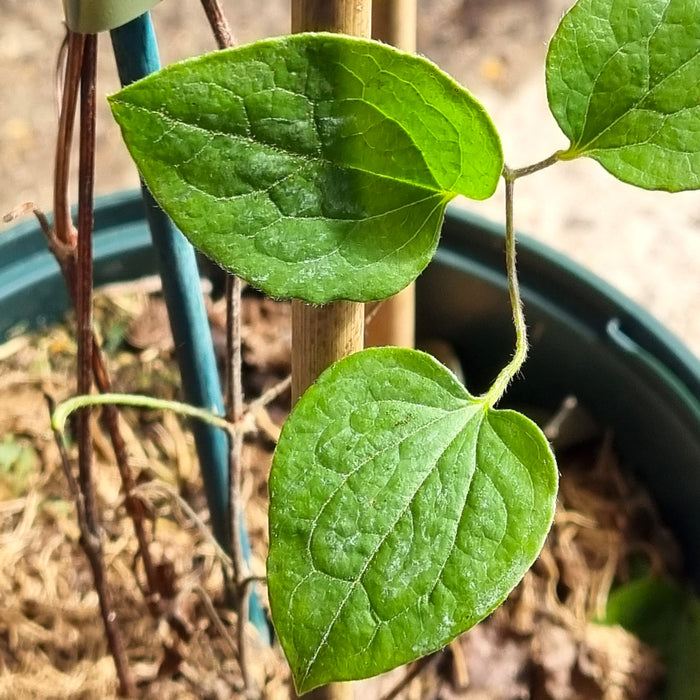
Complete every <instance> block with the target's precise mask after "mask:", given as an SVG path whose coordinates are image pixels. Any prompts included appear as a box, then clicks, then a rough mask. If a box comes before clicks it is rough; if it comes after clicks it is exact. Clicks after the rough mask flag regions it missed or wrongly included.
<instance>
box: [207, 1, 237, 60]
mask: <svg viewBox="0 0 700 700" xmlns="http://www.w3.org/2000/svg"><path fill="white" fill-rule="evenodd" d="M202 7H203V8H204V12H205V13H206V15H207V19H208V20H209V25H210V26H211V29H212V31H213V32H214V38H215V39H216V45H217V46H218V47H219V48H220V49H226V48H228V47H229V46H233V43H234V42H233V34H232V32H231V26H230V25H229V23H228V21H227V19H226V17H225V16H224V10H223V8H222V7H221V3H220V2H219V0H202Z"/></svg>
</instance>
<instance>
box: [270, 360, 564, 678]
mask: <svg viewBox="0 0 700 700" xmlns="http://www.w3.org/2000/svg"><path fill="white" fill-rule="evenodd" d="M556 490H557V469H556V465H555V462H554V457H553V455H552V453H551V450H550V448H549V446H548V444H547V441H546V439H545V438H544V436H543V435H542V433H541V432H540V430H539V429H538V428H537V427H536V426H535V425H534V424H533V423H532V422H531V421H530V420H528V419H527V418H525V417H524V416H522V415H520V414H519V413H515V412H513V411H507V410H503V411H501V410H493V409H491V408H488V407H487V405H486V404H485V403H484V401H482V400H480V399H475V398H474V397H472V396H470V395H469V394H468V393H467V391H466V390H465V389H464V387H463V386H462V385H461V384H460V383H459V381H458V380H457V379H456V378H455V377H454V375H452V374H451V373H450V372H449V371H448V370H447V369H446V368H444V367H443V366H442V365H440V364H439V363H438V362H437V361H435V360H434V359H433V358H432V357H430V356H429V355H426V354H424V353H421V352H417V351H415V350H405V349H398V348H372V349H369V350H364V351H362V352H359V353H356V354H354V355H351V356H349V357H347V358H345V359H344V360H341V361H340V362H337V363H336V364H334V365H333V366H331V367H330V368H329V369H328V370H326V371H325V372H324V373H323V374H322V375H321V377H320V378H319V380H318V382H317V383H316V384H315V385H313V386H312V387H311V388H310V389H309V390H308V391H307V392H306V393H305V394H304V396H303V397H302V398H301V399H300V400H299V402H298V404H297V405H296V407H295V408H294V410H293V411H292V414H291V416H290V418H289V419H288V421H287V423H286V424H285V426H284V428H283V430H282V435H281V437H280V441H279V444H278V446H277V451H276V453H275V457H274V461H273V466H272V472H271V475H270V554H269V558H268V582H269V591H270V604H271V608H272V617H273V622H274V625H275V629H276V631H277V634H278V635H279V638H280V641H281V643H282V646H283V648H284V651H285V653H286V655H287V659H288V661H289V663H290V666H291V668H292V671H293V674H294V678H295V682H296V685H297V689H298V690H299V691H300V692H305V691H307V690H310V689H311V688H313V687H315V686H317V685H320V684H323V683H327V682H330V681H337V680H351V679H357V678H364V677H368V676H372V675H374V674H377V673H380V672H382V671H386V670H388V669H390V668H393V667H395V666H397V665H399V664H402V663H406V662H409V661H411V660H413V659H416V658H418V657H420V656H422V655H424V654H428V653H430V652H432V651H434V650H436V649H439V648H441V647H442V646H444V645H445V644H447V643H448V642H449V641H450V640H451V639H453V638H454V637H455V636H457V635H458V634H460V633H461V632H464V631H465V630H466V629H468V628H469V627H471V626H472V625H474V624H475V623H476V622H478V621H479V620H481V619H482V618H484V617H485V616H486V615H488V614H489V613H490V612H491V611H492V610H493V609H494V608H495V607H496V606H497V605H499V604H500V603H501V602H502V601H503V600H504V598H505V597H506V596H507V594H508V593H509V591H510V590H511V589H512V588H513V587H514V586H515V585H516V584H517V583H518V581H519V580H520V579H521V578H522V576H523V575H524V574H525V572H526V571H527V569H528V568H529V567H530V566H531V564H532V563H533V561H534V559H535V557H536V556H537V554H538V553H539V551H540V549H541V547H542V544H543V542H544V539H545V536H546V534H547V532H548V531H549V527H550V525H551V522H552V518H553V514H554V506H555V497H556Z"/></svg>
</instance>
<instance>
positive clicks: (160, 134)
mask: <svg viewBox="0 0 700 700" xmlns="http://www.w3.org/2000/svg"><path fill="white" fill-rule="evenodd" d="M110 102H111V106H112V111H113V113H114V115H115V117H116V119H117V121H118V122H119V124H120V126H121V128H122V133H123V135H124V139H125V141H126V143H127V146H128V147H129V150H130V152H131V154H132V156H133V158H134V160H135V161H136V163H137V165H138V167H139V169H140V171H141V173H142V175H143V177H144V179H145V181H146V183H147V184H148V187H149V188H150V189H151V191H152V192H153V194H154V195H155V197H156V199H157V200H158V202H159V203H160V204H161V206H162V207H163V208H164V209H165V210H166V211H167V212H168V213H169V214H170V216H171V217H172V218H173V220H174V221H175V222H176V223H177V224H178V226H179V227H180V228H181V229H182V231H183V232H184V233H185V235H186V236H187V237H188V238H189V239H190V240H191V242H192V243H193V245H194V246H195V247H197V248H199V249H200V250H201V251H203V252H204V253H205V254H207V255H208V256H210V257H211V258H213V259H214V260H216V261H217V262H218V263H219V264H221V265H222V266H223V267H225V268H228V269H229V270H232V271H233V272H235V273H236V274H238V275H240V276H241V277H242V278H244V279H245V280H247V281H248V282H250V283H251V284H253V285H255V286H257V287H260V288H261V289H263V290H264V291H266V292H267V293H268V294H270V295H272V296H275V297H297V298H301V299H305V300H307V301H310V302H314V303H324V302H328V301H332V300H334V299H340V298H344V299H350V300H355V301H369V300H372V299H379V298H383V297H386V296H389V295H391V294H393V293H394V292H397V291H399V290H400V289H402V288H403V287H405V286H406V285H407V284H409V283H410V282H411V281H412V280H413V279H415V278H416V277H417V276H418V274H419V273H420V272H421V271H422V270H423V268H424V267H425V266H426V265H427V264H428V262H429V261H430V259H431V258H432V256H433V254H434V252H435V249H436V246H437V242H438V237H439V231H440V226H441V224H442V217H443V212H444V209H445V205H446V204H447V202H448V200H450V199H451V198H452V197H454V196H455V195H456V194H463V195H466V196H467V197H472V198H476V199H482V198H485V197H488V196H490V195H491V194H492V193H493V191H494V189H495V187H496V184H497V182H498V178H499V176H500V173H501V170H502V167H503V159H502V154H501V147H500V142H499V139H498V135H497V133H496V131H495V129H494V127H493V124H492V123H491V121H490V119H489V117H488V116H487V114H486V112H485V111H484V109H483V108H482V107H481V105H480V104H479V103H478V102H476V100H475V99H474V98H473V97H472V96H471V95H470V94H469V93H468V92H467V91H466V90H464V89H463V88H461V87H460V86H459V85H457V83H455V82H454V81H453V80H452V79H451V78H450V77H448V76H447V75H445V74H444V73H442V72H441V71H440V70H439V69H438V68H437V67H436V66H434V65H433V64H432V63H430V62H429V61H427V60H425V59H423V58H419V57H416V56H412V55H409V54H405V53H402V52H400V51H397V50H396V49H393V48H391V47H389V46H386V45H384V44H380V43H377V42H371V41H365V40H362V39H354V38H351V37H343V36H338V35H335V34H297V35H292V36H288V37H281V38H277V39H269V40H265V41H260V42H257V43H255V44H251V45H248V46H244V47H241V48H237V49H231V50H227V51H219V52H216V53H213V54H210V55H207V56H203V57H201V58H197V59H194V60H189V61H185V62H183V63H179V64H175V65H172V66H170V67H168V68H165V69H164V70H162V71H160V72H158V73H155V74H153V75H151V76H149V77H147V78H145V79H144V80H142V81H139V82H137V83H134V84H132V85H130V86H128V87H126V88H124V89H123V90H122V91H121V92H119V93H117V94H116V95H114V96H112V97H111V98H110Z"/></svg>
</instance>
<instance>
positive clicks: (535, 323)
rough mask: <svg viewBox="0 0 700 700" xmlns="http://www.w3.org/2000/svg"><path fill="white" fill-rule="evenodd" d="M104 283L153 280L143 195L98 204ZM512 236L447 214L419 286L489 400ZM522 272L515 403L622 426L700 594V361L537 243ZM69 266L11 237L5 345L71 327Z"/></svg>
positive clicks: (26, 232)
mask: <svg viewBox="0 0 700 700" xmlns="http://www.w3.org/2000/svg"><path fill="white" fill-rule="evenodd" d="M95 230H96V235H95V242H94V250H95V284H96V286H100V285H103V284H107V283H111V282H116V281H126V280H131V279H138V278H139V277H143V276H144V275H149V274H154V272H155V269H156V262H155V255H154V253H153V251H152V249H151V242H150V235H149V232H148V228H147V225H146V220H145V215H144V209H143V203H142V200H141V195H140V192H138V191H127V192H120V193H117V194H112V195H109V196H106V197H101V198H99V199H98V200H97V202H96V207H95ZM503 255H504V254H503V233H502V230H501V228H500V227H499V226H498V225H496V224H493V223H492V222H489V221H487V220H485V219H482V218H481V217H478V216H475V215H473V214H471V213H468V212H466V211H464V210H462V209H458V208H454V207H453V208H449V209H448V213H447V216H446V219H445V224H444V226H443V232H442V239H441V244H440V248H439V251H438V254H437V256H436V258H435V260H434V262H433V263H431V265H430V266H429V267H428V268H427V270H426V271H425V272H424V273H423V275H421V277H420V278H419V279H418V281H417V310H416V314H417V318H416V322H417V331H418V334H419V336H422V337H426V338H427V337H430V338H435V337H439V338H442V339H444V340H447V341H449V343H450V344H451V345H452V346H453V347H454V348H455V350H456V352H457V354H458V356H459V358H460V361H461V364H462V366H463V369H464V373H465V377H466V384H467V387H468V388H469V389H470V390H471V391H472V392H473V393H479V392H480V391H483V390H484V389H485V388H486V387H487V386H488V383H489V382H490V381H491V380H492V379H493V377H494V376H495V373H496V372H497V371H498V369H499V368H500V366H501V365H502V364H503V363H504V361H505V360H506V359H507V358H508V357H509V356H510V353H511V352H512V346H513V331H512V322H511V320H510V308H509V305H508V296H507V291H506V283H505V275H504V272H503V265H504V257H503ZM518 262H519V270H520V280H521V287H522V292H523V299H524V304H525V313H526V316H527V320H528V325H529V328H530V337H531V346H532V347H531V353H530V358H529V359H528V362H527V363H526V365H525V367H524V369H523V372H522V376H521V377H519V378H518V379H516V381H515V382H514V383H513V385H512V387H511V389H510V391H509V393H508V401H509V402H510V403H512V404H515V405H518V406H528V405H530V406H538V407H545V408H549V409H552V410H555V409H556V407H557V406H558V405H559V404H560V403H561V402H562V401H563V399H564V398H565V397H566V396H569V395H575V396H576V397H577V398H578V400H579V401H580V402H581V403H582V404H583V405H584V406H586V407H587V408H588V410H589V411H590V412H591V413H592V414H593V415H595V416H596V418H597V419H598V420H599V421H600V422H601V423H602V424H603V425H606V426H608V427H610V428H611V430H612V431H613V435H614V440H615V445H616V448H617V449H618V452H619V454H620V455H621V458H622V460H623V462H624V463H625V464H628V465H630V466H631V467H632V468H633V469H634V471H635V473H636V474H637V475H638V476H639V477H640V478H641V480H642V481H643V482H644V483H645V484H646V486H647V488H648V489H649V491H650V493H651V494H652V495H653V497H654V498H655V500H656V502H657V504H658V506H659V508H660V510H661V512H662V514H663V516H664V518H665V520H666V521H667V522H668V524H669V525H670V526H671V527H672V528H673V529H674V531H675V533H676V535H677V536H678V538H679V539H680V540H681V543H682V545H683V547H684V550H685V554H686V560H687V568H688V573H689V574H690V575H691V576H692V578H693V579H694V580H695V582H696V583H697V584H700V519H699V518H697V516H696V513H697V507H698V504H699V503H700V361H699V360H698V359H697V358H696V357H695V356H694V355H693V354H692V353H691V352H690V351H689V350H688V349H687V348H686V347H685V346H684V345H683V343H682V342H681V341H680V340H678V339H677V338H676V337H675V336H673V334H671V333H670V332H669V331H668V330H667V329H666V328H665V327H664V326H663V325H662V324H660V323H659V322H658V321H657V320H656V319H654V318H653V317H652V316H651V315H650V314H648V313H647V312H646V311H644V310H643V309H641V308H640V307H639V306H638V305H637V304H635V303H634V302H632V301H631V300H630V299H628V298H627V297H625V296H624V295H623V294H621V293H620V292H618V291H617V290H615V289H614V288H612V287H611V286H610V285H609V284H607V283H606V282H604V281H603V280H601V279H600V278H598V277H596V276H595V275H593V274H592V273H590V272H589V271H587V270H585V269H584V268H582V267H581V266H579V265H577V264H576V263H574V262H572V261H571V260H570V259H568V258H567V257H566V256H563V255H561V254H559V253H557V252H555V251H553V250H552V249H550V248H548V247H547V246H545V245H543V244H541V243H539V242H537V241H534V240H533V239H531V238H529V237H527V236H522V235H521V236H520V237H519V248H518ZM67 308H68V298H67V295H66V293H65V290H64V288H63V283H62V280H61V278H60V273H59V271H58V267H57V265H56V263H55V261H54V260H53V258H52V256H51V254H50V253H49V251H48V249H47V247H46V242H45V240H44V238H43V236H42V234H41V232H40V230H39V228H38V226H37V225H36V223H35V222H34V221H26V222H23V223H21V224H18V225H16V226H14V227H12V228H10V229H8V230H6V231H4V232H3V233H2V234H0V342H1V341H3V340H5V339H7V338H9V337H10V336H11V335H14V334H16V333H18V332H21V331H23V330H27V329H32V328H38V327H42V326H45V325H47V324H49V323H52V322H54V321H56V320H58V319H60V318H61V316H62V315H63V314H64V313H65V311H66V309H67Z"/></svg>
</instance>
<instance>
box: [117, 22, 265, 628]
mask: <svg viewBox="0 0 700 700" xmlns="http://www.w3.org/2000/svg"><path fill="white" fill-rule="evenodd" d="M111 36H112V47H113V49H114V56H115V58H116V61H117V69H118V71H119V79H120V80H121V83H122V85H128V84H129V83H133V82H134V81H136V80H139V79H140V78H143V77H145V76H146V75H148V74H149V73H153V72H154V71H157V70H159V69H160V58H159V55H158V44H157V42H156V37H155V32H154V30H153V24H152V22H151V16H150V13H148V12H146V13H145V14H143V15H141V16H139V17H137V18H136V19H134V20H132V21H131V22H128V23H127V24H124V25H122V26H121V27H118V28H116V29H113V30H112V31H111ZM141 190H142V193H143V200H144V204H145V206H146V218H147V220H148V224H149V226H150V229H151V237H152V239H153V245H154V247H155V250H156V255H157V259H158V266H159V268H160V276H161V279H162V284H163V294H164V297H165V303H166V306H167V308H168V315H169V317H170V325H171V328H172V332H173V338H174V340H175V348H176V352H177V359H178V362H179V365H180V373H181V376H182V386H183V393H184V396H185V400H186V401H187V402H188V403H191V404H193V405H195V406H202V407H205V408H208V409H209V410H212V411H214V412H216V413H219V414H221V415H223V413H224V406H223V399H222V392H221V383H220V381H219V375H218V372H217V366H216V358H215V356H214V346H213V343H212V340H211V332H210V330H209V324H208V322H207V315H206V310H205V308H204V301H203V299H202V294H201V291H200V290H201V287H200V279H199V271H198V268H197V261H196V258H195V253H194V249H193V248H192V246H191V245H190V244H189V242H188V241H187V240H186V239H185V237H184V236H183V235H182V233H181V232H180V231H179V230H178V229H177V228H176V227H175V224H173V222H172V221H171V219H170V218H169V217H168V215H167V214H166V213H165V212H164V211H163V210H162V209H161V208H160V207H159V206H158V204H156V202H155V200H154V199H153V196H152V195H151V193H150V192H149V191H148V189H147V188H146V186H145V185H144V184H143V182H142V183H141ZM192 432H193V434H194V439H195V445H196V448H197V454H198V456H199V463H200V466H201V472H202V480H203V481H204V490H205V493H206V498H207V503H208V504H209V512H210V514H211V522H212V527H213V530H214V536H215V537H216V539H217V540H218V541H219V542H220V543H221V544H222V546H224V548H225V549H227V550H230V548H229V546H228V545H229V533H228V506H229V478H228V438H227V437H226V435H225V434H224V433H223V432H222V431H221V430H218V429H216V428H214V427H212V426H209V425H206V424H203V423H201V422H199V421H193V425H192ZM243 550H244V552H243V554H244V557H245V559H246V561H249V559H250V544H249V542H248V539H247V536H246V533H245V530H244V531H243ZM250 619H251V622H253V624H254V625H255V626H256V627H257V629H258V631H259V632H260V634H261V636H262V638H263V639H266V640H269V639H270V629H269V626H268V623H267V619H266V616H265V612H264V611H263V609H262V607H261V605H260V601H259V599H258V597H257V595H255V592H253V595H251V599H250Z"/></svg>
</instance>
